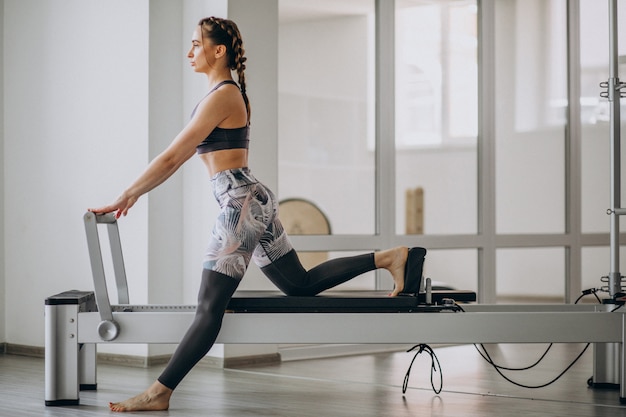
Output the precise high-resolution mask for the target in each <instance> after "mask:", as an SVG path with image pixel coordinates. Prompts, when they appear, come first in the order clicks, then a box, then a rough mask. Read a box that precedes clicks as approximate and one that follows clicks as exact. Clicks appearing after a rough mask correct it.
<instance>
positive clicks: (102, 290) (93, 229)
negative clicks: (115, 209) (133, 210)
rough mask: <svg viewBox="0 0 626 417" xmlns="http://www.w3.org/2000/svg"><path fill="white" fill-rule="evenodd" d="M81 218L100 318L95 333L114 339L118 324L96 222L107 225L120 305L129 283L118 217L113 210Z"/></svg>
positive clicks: (126, 297) (126, 296) (126, 293)
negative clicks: (111, 300)
mask: <svg viewBox="0 0 626 417" xmlns="http://www.w3.org/2000/svg"><path fill="white" fill-rule="evenodd" d="M83 220H84V221H85V233H86V235H87V247H88V249H89V259H90V261H91V272H92V276H93V284H94V292H95V297H96V303H97V305H98V311H99V312H100V318H101V320H102V321H101V322H100V325H99V326H98V333H99V334H100V337H101V338H102V339H103V340H113V339H115V338H116V337H117V336H118V334H119V325H118V324H117V323H116V322H115V320H113V312H112V309H111V302H110V301H109V293H108V290H107V283H106V276H105V272H104V264H103V262H102V248H101V247H100V237H99V235H98V224H106V225H107V232H108V235H109V244H110V247H111V258H112V260H113V272H114V275H115V284H116V286H117V296H118V302H119V304H129V296H128V283H127V280H126V270H125V268H124V257H123V255H122V244H121V241H120V233H119V229H118V227H117V219H116V218H115V215H114V214H113V213H107V214H95V213H92V212H90V211H88V212H87V213H85V215H84V216H83Z"/></svg>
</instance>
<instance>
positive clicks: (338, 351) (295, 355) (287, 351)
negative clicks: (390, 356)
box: [279, 344, 412, 362]
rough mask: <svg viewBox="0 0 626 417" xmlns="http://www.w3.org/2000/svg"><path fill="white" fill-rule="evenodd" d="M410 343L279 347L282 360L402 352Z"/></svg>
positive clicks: (409, 346)
mask: <svg viewBox="0 0 626 417" xmlns="http://www.w3.org/2000/svg"><path fill="white" fill-rule="evenodd" d="M411 346H412V345H397V344H391V345H387V344H343V345H342V344H318V345H302V346H289V347H283V348H279V354H280V357H281V360H282V361H283V362H287V361H299V360H306V359H321V358H332V357H338V356H352V355H366V354H373V353H385V352H402V351H406V350H407V349H409V348H411Z"/></svg>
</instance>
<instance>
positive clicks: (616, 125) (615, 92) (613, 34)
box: [607, 0, 622, 298]
mask: <svg viewBox="0 0 626 417" xmlns="http://www.w3.org/2000/svg"><path fill="white" fill-rule="evenodd" d="M617 54H618V52H617V0H609V81H608V91H607V93H608V94H607V95H608V99H609V104H610V112H611V113H610V114H611V212H610V215H611V230H610V233H611V234H610V245H611V246H610V247H611V249H610V250H611V259H610V261H611V271H610V272H609V277H608V290H609V294H610V296H611V298H614V297H615V296H616V294H617V293H619V292H621V280H622V276H621V273H620V272H619V212H620V207H621V193H620V188H621V184H620V175H621V174H620V172H621V167H620V163H621V159H620V86H621V85H620V82H619V78H618V55H617Z"/></svg>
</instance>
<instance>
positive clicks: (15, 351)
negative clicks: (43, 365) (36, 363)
mask: <svg viewBox="0 0 626 417" xmlns="http://www.w3.org/2000/svg"><path fill="white" fill-rule="evenodd" d="M4 353H6V354H7V355H19V356H30V357H32V358H43V357H44V356H45V350H44V348H43V347H41V346H26V345H16V344H13V343H4Z"/></svg>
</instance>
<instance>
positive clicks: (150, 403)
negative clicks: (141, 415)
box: [109, 381, 173, 412]
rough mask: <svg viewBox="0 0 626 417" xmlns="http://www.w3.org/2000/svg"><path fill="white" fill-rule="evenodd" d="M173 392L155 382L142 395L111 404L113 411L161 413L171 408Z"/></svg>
mask: <svg viewBox="0 0 626 417" xmlns="http://www.w3.org/2000/svg"><path fill="white" fill-rule="evenodd" d="M172 392H173V391H172V390H171V389H169V388H167V387H166V386H165V385H163V384H161V383H160V382H159V381H155V382H154V384H152V385H151V386H150V388H148V389H147V390H145V391H144V392H142V393H141V394H139V395H137V396H135V397H133V398H129V399H127V400H126V401H121V402H119V403H109V408H110V409H111V411H118V412H122V411H159V410H167V409H168V408H169V406H170V397H171V396H172Z"/></svg>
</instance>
